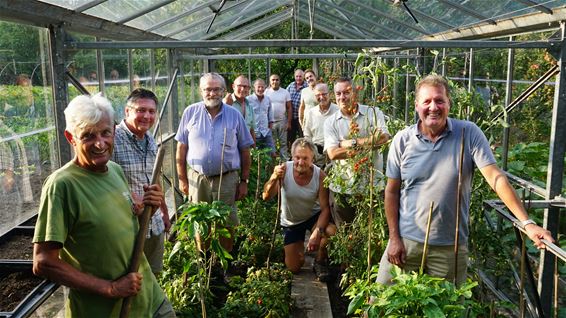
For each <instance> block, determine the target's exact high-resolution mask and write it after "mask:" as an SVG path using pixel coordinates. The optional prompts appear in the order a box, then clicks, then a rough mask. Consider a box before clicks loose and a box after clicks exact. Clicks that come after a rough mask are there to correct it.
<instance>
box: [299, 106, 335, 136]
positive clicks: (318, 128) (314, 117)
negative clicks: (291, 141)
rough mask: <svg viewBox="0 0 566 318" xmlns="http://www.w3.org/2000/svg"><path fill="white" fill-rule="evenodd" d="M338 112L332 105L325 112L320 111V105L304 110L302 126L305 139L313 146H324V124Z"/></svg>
mask: <svg viewBox="0 0 566 318" xmlns="http://www.w3.org/2000/svg"><path fill="white" fill-rule="evenodd" d="M338 110H339V108H338V106H337V105H336V104H334V103H330V105H329V106H328V109H327V110H326V111H325V112H323V111H321V110H320V105H317V106H316V107H312V108H310V109H309V110H306V111H305V125H304V126H303V134H304V135H305V138H307V139H309V140H311V141H312V142H314V144H315V145H324V122H325V121H326V119H327V118H329V117H331V116H332V115H333V114H334V113H335V112H337V111H338Z"/></svg>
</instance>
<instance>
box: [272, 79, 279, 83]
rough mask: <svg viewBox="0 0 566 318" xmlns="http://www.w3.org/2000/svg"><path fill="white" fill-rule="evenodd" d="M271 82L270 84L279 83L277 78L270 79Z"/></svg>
mask: <svg viewBox="0 0 566 318" xmlns="http://www.w3.org/2000/svg"><path fill="white" fill-rule="evenodd" d="M271 81H272V82H279V79H278V78H272V79H271Z"/></svg>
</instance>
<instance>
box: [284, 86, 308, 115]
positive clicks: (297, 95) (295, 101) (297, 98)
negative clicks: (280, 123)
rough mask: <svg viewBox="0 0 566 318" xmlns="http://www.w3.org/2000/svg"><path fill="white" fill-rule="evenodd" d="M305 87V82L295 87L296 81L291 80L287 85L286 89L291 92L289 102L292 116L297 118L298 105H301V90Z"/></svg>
mask: <svg viewBox="0 0 566 318" xmlns="http://www.w3.org/2000/svg"><path fill="white" fill-rule="evenodd" d="M305 87H307V82H303V85H302V86H301V87H299V88H298V89H297V82H293V83H291V84H289V86H287V91H289V94H291V104H292V105H293V118H299V107H300V106H301V91H302V90H303V88H305Z"/></svg>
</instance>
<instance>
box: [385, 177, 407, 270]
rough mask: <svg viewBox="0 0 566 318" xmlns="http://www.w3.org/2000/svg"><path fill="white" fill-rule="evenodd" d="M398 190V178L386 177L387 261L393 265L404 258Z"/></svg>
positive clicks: (400, 262)
mask: <svg viewBox="0 0 566 318" xmlns="http://www.w3.org/2000/svg"><path fill="white" fill-rule="evenodd" d="M400 190H401V180H400V179H392V178H389V179H387V185H386V187H385V217H386V218H387V227H388V228H389V246H388V247H387V255H388V258H389V262H390V263H391V264H395V265H403V264H404V263H405V258H406V251H405V245H404V244H403V241H402V240H401V235H400V233H399V200H400V198H401V194H400Z"/></svg>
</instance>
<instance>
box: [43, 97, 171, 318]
mask: <svg viewBox="0 0 566 318" xmlns="http://www.w3.org/2000/svg"><path fill="white" fill-rule="evenodd" d="M65 120H66V124H67V127H66V129H65V137H66V138H67V140H68V142H69V143H70V144H71V145H72V146H73V149H74V152H75V157H74V158H73V160H71V161H70V162H69V163H67V164H65V165H64V166H63V167H61V168H60V169H58V170H57V171H55V172H54V173H53V174H51V175H50V176H49V178H48V179H47V180H46V181H45V184H44V186H43V189H42V193H41V203H40V207H39V217H38V221H37V225H36V228H35V235H34V238H33V242H34V243H35V244H34V256H33V271H34V273H35V274H36V275H39V276H43V277H46V278H48V279H49V280H51V281H54V282H56V283H59V284H61V285H65V286H68V287H69V288H70V292H69V294H68V297H67V299H66V302H65V308H66V316H67V317H117V316H118V315H119V313H120V307H121V305H122V301H121V299H122V298H124V297H130V296H135V297H133V299H132V303H131V311H130V316H131V317H175V313H174V312H173V309H172V307H171V304H170V303H169V301H168V300H167V299H166V298H165V295H164V294H163V291H162V290H161V288H160V287H159V285H158V284H157V281H156V279H155V276H153V274H152V273H151V269H150V267H149V264H148V262H147V259H146V258H145V256H143V255H142V260H141V263H140V269H139V272H129V270H128V268H129V265H130V259H131V257H132V254H133V250H134V243H135V238H136V233H137V232H138V228H139V225H138V220H137V216H136V214H134V211H135V210H134V206H133V203H134V201H133V200H132V197H131V191H130V189H129V188H128V183H127V182H126V179H125V177H124V173H123V172H122V169H121V168H120V166H119V165H118V164H116V163H114V162H111V161H109V160H110V156H111V154H112V150H113V146H114V111H113V109H112V106H111V105H110V102H109V101H108V100H107V99H106V98H104V97H101V96H94V97H89V96H78V97H76V98H75V99H73V100H72V101H71V103H70V104H69V106H68V107H67V108H66V109H65ZM144 190H145V193H144V197H143V202H144V204H148V205H152V206H159V204H160V203H161V200H162V197H163V193H162V191H161V188H160V187H159V186H158V185H151V186H146V187H145V189H144Z"/></svg>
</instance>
